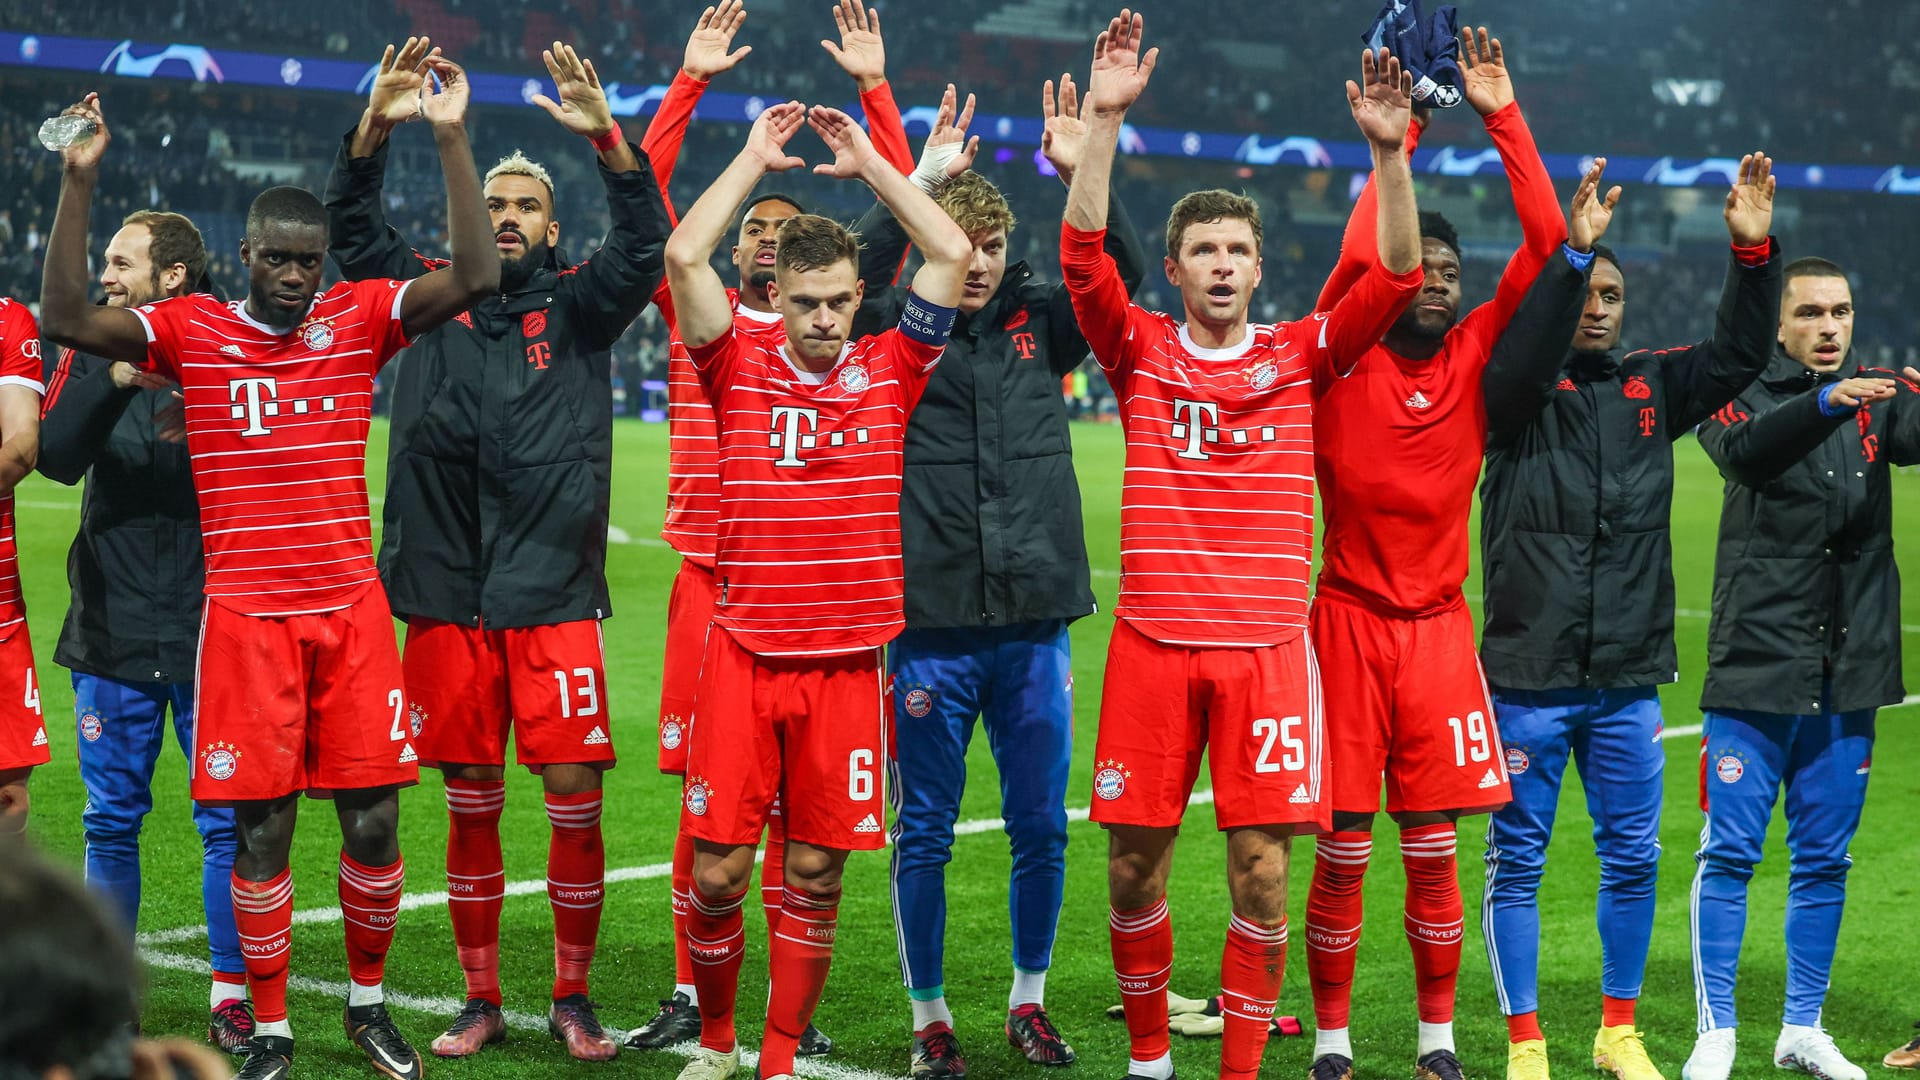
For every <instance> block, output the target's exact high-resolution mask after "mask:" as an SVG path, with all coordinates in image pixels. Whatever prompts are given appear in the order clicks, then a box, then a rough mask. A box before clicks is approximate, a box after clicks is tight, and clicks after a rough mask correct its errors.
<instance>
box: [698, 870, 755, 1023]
mask: <svg viewBox="0 0 1920 1080" xmlns="http://www.w3.org/2000/svg"><path fill="white" fill-rule="evenodd" d="M746 897H747V894H746V893H745V892H737V893H734V894H733V895H732V896H721V897H716V898H712V899H709V898H707V897H705V896H702V895H701V894H700V890H699V889H697V888H696V889H694V890H693V892H692V896H691V897H690V903H689V905H688V908H687V955H688V957H689V958H690V959H691V960H692V961H693V985H694V987H695V988H696V989H697V990H699V991H700V1045H701V1046H704V1047H706V1048H707V1049H709V1050H718V1051H719V1052H721V1053H723V1054H724V1053H726V1052H727V1051H729V1050H732V1049H733V1048H734V1045H735V1039H734V1033H733V1003H734V1000H735V999H736V998H738V997H739V994H740V957H741V955H742V954H743V953H745V951H746V928H745V927H744V926H743V925H742V920H741V918H740V902H741V901H742V900H745V899H746Z"/></svg>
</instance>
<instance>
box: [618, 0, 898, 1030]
mask: <svg viewBox="0 0 1920 1080" xmlns="http://www.w3.org/2000/svg"><path fill="white" fill-rule="evenodd" d="M833 12H834V23H835V25H836V26H837V28H838V29H839V32H840V43H839V45H837V46H835V45H834V44H833V43H832V42H830V41H822V42H821V44H822V45H823V46H825V47H826V48H827V49H828V51H829V52H830V53H832V55H833V58H834V60H835V61H836V62H838V63H839V65H840V67H841V70H843V71H845V72H846V73H847V74H848V75H850V76H852V77H853V79H854V81H855V84H856V85H857V87H858V89H859V92H860V108H861V111H863V112H865V113H866V115H867V125H868V133H869V136H870V137H871V138H872V140H873V144H874V148H875V149H876V150H878V151H879V152H880V153H881V155H882V156H884V157H885V158H886V159H887V160H888V161H889V162H892V163H893V165H894V167H895V168H897V169H899V170H900V171H901V172H907V171H909V170H911V169H912V168H913V156H912V152H911V151H910V150H909V149H908V145H907V133H906V129H905V128H904V127H903V126H902V124H901V120H900V109H899V106H898V105H897V104H895V102H894V100H893V89H892V87H891V86H890V85H889V84H888V83H887V80H886V44H885V41H884V40H883V39H882V38H881V36H880V13H879V12H878V11H868V10H867V9H866V7H865V5H864V4H862V3H859V2H858V0H841V2H840V3H839V4H838V5H837V6H836V7H835V8H834V9H833ZM746 17H747V16H746V11H745V9H744V6H743V0H724V2H722V3H721V4H720V5H719V6H718V7H710V8H707V9H706V11H705V12H703V13H702V14H701V16H700V20H699V22H698V23H697V24H696V25H695V26H694V30H693V33H692V34H691V35H690V36H689V37H688V38H687V47H686V52H685V55H684V59H683V60H682V62H681V65H680V71H679V72H678V73H676V74H675V75H674V77H673V82H672V83H671V84H670V85H669V86H668V87H667V93H666V96H665V97H664V98H662V99H661V102H660V107H659V109H658V110H657V111H656V112H655V113H654V116H653V121H652V123H650V124H648V125H647V134H646V138H645V139H643V140H642V141H641V144H640V146H641V149H643V150H645V151H646V154H647V157H648V158H649V159H651V160H652V161H653V163H654V168H655V175H657V176H658V177H659V179H660V188H661V191H662V192H663V193H665V192H666V191H667V189H668V184H669V181H670V180H671V178H672V175H673V168H674V165H675V163H676V161H677V160H678V158H679V156H680V145H681V141H682V140H683V139H684V138H685V136H686V132H687V125H688V122H689V121H691V120H692V118H693V109H694V106H695V104H697V103H698V102H699V100H700V96H701V95H702V94H704V93H705V92H706V89H707V87H708V85H709V84H710V83H711V81H712V79H713V77H714V76H715V75H718V74H720V73H722V72H725V71H729V70H731V69H732V68H733V66H734V65H735V64H737V63H739V62H740V61H741V60H742V59H744V58H745V57H746V55H747V54H748V53H750V52H752V51H753V47H752V46H750V45H748V46H741V47H740V48H738V49H734V48H732V45H733V38H734V35H735V34H737V33H738V32H739V30H740V28H741V26H742V25H744V23H745V21H746ZM740 209H741V213H740V223H739V226H738V228H737V229H736V230H735V231H736V234H737V237H738V239H737V240H736V242H735V244H734V246H733V251H732V254H731V257H730V261H731V262H732V263H733V266H734V269H735V271H737V273H738V275H739V277H738V283H737V284H736V285H735V286H734V287H733V288H732V289H730V290H728V295H729V296H730V297H732V298H733V304H734V326H735V328H736V329H737V330H738V331H739V332H740V333H743V334H767V335H769V336H770V337H771V338H772V339H773V340H774V343H775V345H776V346H777V345H778V344H780V343H781V342H782V341H784V336H783V335H784V334H785V332H786V331H785V327H784V326H783V325H782V323H781V320H780V315H779V313H778V312H776V311H775V310H774V306H773V301H772V300H771V299H769V297H768V292H767V290H768V287H769V286H771V285H772V284H773V280H774V261H775V252H776V251H777V250H778V249H779V236H780V223H781V222H783V221H785V220H786V219H788V218H790V217H793V216H794V215H796V214H799V213H802V212H803V211H804V209H805V208H804V207H803V206H801V205H800V203H799V202H798V201H797V200H796V199H794V198H793V197H792V196H790V195H785V194H780V193H777V192H766V191H763V192H760V193H758V194H757V195H753V196H750V197H749V198H748V199H747V202H746V205H744V206H742V207H741V208H740ZM667 213H668V214H669V215H671V214H672V213H673V203H672V199H671V198H670V197H669V198H668V199H667ZM862 262H863V264H864V263H865V262H866V259H865V256H864V255H863V257H862ZM896 265H897V260H896ZM653 300H654V303H655V304H656V305H658V306H659V308H660V312H661V314H663V315H664V316H665V317H666V320H667V326H668V332H669V334H670V341H669V343H668V348H667V416H668V423H669V426H670V428H671V433H670V441H669V449H668V457H667V515H666V524H665V527H664V528H663V529H662V530H661V533H660V535H661V536H662V538H664V539H665V540H666V541H667V543H669V544H671V545H672V546H673V549H674V550H675V551H677V552H679V553H680V557H681V559H680V571H679V573H678V574H676V575H675V576H674V580H673V592H672V595H671V597H670V598H669V600H668V603H667V647H666V659H665V662H664V663H663V664H662V665H661V684H660V726H659V748H660V753H659V762H660V771H661V772H664V773H667V774H669V775H673V776H684V775H685V774H686V767H687V749H688V736H689V732H690V730H691V727H692V723H693V705H694V698H695V695H696V692H697V690H698V688H699V682H700V654H701V651H702V649H703V648H704V647H705V643H706V638H707V626H708V624H709V623H711V622H712V621H713V605H714V601H715V600H716V599H717V598H718V595H719V591H720V589H719V585H718V583H717V582H716V580H715V578H714V573H713V553H714V545H715V542H716V532H717V531H718V528H719V501H720V484H719V465H718V460H719V453H720V443H719V437H718V434H717V432H716V429H715V423H714V416H713V406H712V405H711V404H710V403H709V402H708V401H707V396H706V391H705V390H703V389H702V388H701V386H700V377H699V375H698V374H697V373H695V371H694V369H693V363H692V361H691V360H690V359H689V358H688V354H687V347H686V344H685V343H684V342H682V341H681V340H680V334H679V330H678V320H677V319H676V317H675V315H674V307H673V296H672V293H671V290H669V289H668V288H666V287H665V286H664V285H663V286H662V287H661V288H660V289H659V290H658V291H657V292H655V293H654V297H653ZM784 821H785V818H784V817H783V816H782V815H781V813H780V808H779V805H778V803H777V801H776V804H775V806H774V807H773V809H772V810H771V811H769V813H768V816H767V841H766V846H767V850H766V858H765V859H764V860H763V861H762V862H761V864H760V904H761V909H762V910H763V911H764V912H765V913H766V916H767V942H768V948H769V951H771V948H772V942H773V933H774V931H775V929H776V928H777V927H778V926H779V924H780V906H781V902H782V897H783V895H784V894H785V892H786V885H785V873H784V868H783V867H784V860H785V858H786V832H785V825H784V824H783V823H784ZM692 895H693V838H692V837H691V836H689V835H688V834H687V833H686V832H684V831H682V832H680V833H679V835H678V836H677V838H676V839H675V842H674V847H673V934H674V964H675V970H674V987H673V993H671V994H669V995H668V996H667V997H665V998H662V999H660V1010H659V1011H658V1012H657V1013H655V1014H654V1015H653V1017H652V1019H650V1020H648V1021H647V1022H646V1023H645V1024H643V1025H641V1026H640V1027H638V1028H635V1029H634V1030H633V1031H631V1032H629V1033H628V1034H627V1040H626V1042H627V1045H628V1046H630V1047H633V1048H635V1049H640V1050H657V1049H660V1048H662V1047H667V1046H672V1045H674V1044H675V1043H680V1042H685V1041H686V1040H688V1039H695V1038H698V1037H699V1036H700V1008H699V989H698V988H697V987H695V986H694V982H693V961H692V960H691V959H689V957H688V954H687V949H686V920H687V908H688V905H689V904H691V902H692ZM832 1049H833V1040H832V1039H829V1038H828V1037H827V1036H826V1035H825V1034H823V1033H822V1032H821V1031H820V1029H819V1028H817V1027H815V1026H814V1025H813V1024H812V1023H809V1024H808V1025H807V1030H806V1031H805V1032H804V1033H803V1034H802V1035H801V1038H800V1049H799V1053H800V1054H801V1055H802V1056H817V1055H820V1054H825V1053H827V1052H829V1051H830V1050H832Z"/></svg>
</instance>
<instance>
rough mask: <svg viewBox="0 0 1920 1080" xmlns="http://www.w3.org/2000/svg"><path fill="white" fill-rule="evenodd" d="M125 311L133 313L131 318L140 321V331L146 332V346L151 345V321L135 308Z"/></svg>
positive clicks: (145, 314) (144, 313)
mask: <svg viewBox="0 0 1920 1080" xmlns="http://www.w3.org/2000/svg"><path fill="white" fill-rule="evenodd" d="M127 310H128V311H131V312H133V317H134V318H136V319H139V320H140V329H142V330H145V331H146V332H147V344H149V345H151V344H153V320H151V319H149V318H147V313H146V312H144V311H141V310H140V309H139V308H137V307H130V308H128V309H127Z"/></svg>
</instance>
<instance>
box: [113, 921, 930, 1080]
mask: <svg viewBox="0 0 1920 1080" xmlns="http://www.w3.org/2000/svg"><path fill="white" fill-rule="evenodd" d="M142 956H143V958H144V959H145V960H146V962H147V963H149V964H151V965H153V966H154V967H158V968H166V969H167V970H169V971H185V972H189V973H192V974H197V975H206V974H209V973H210V972H211V970H212V969H211V968H209V967H208V966H207V962H206V961H205V960H202V959H199V958H198V957H192V956H179V955H176V954H174V953H165V952H147V953H143V954H142ZM287 989H289V990H298V991H301V992H303V993H309V994H318V995H322V996H325V997H331V998H336V999H341V1000H344V999H345V998H346V996H347V984H346V983H343V982H333V981H331V980H328V979H314V978H309V977H307V976H305V975H288V976H287ZM386 993H387V1004H389V1005H393V1006H396V1007H398V1008H402V1009H410V1010H412V1011H414V1012H421V1013H427V1014H429V1015H432V1016H437V1017H448V1016H452V1015H454V1014H455V1013H458V1012H459V1011H460V1009H461V1007H462V1006H463V1005H465V1004H466V1003H465V1002H463V1001H456V1000H454V999H453V998H437V997H419V996H417V995H414V994H402V993H399V992H397V991H393V990H388V991H387V992H386ZM500 1015H501V1016H503V1017H505V1018H506V1021H507V1026H508V1027H510V1028H513V1029H514V1030H516V1031H526V1032H533V1033H537V1034H538V1035H539V1036H541V1037H546V1036H547V1018H546V1017H544V1016H535V1015H534V1014H532V1013H523V1012H517V1011H515V1010H512V1009H502V1010H501V1012H500ZM608 1031H609V1032H614V1031H616V1028H614V1027H609V1028H608ZM696 1045H698V1044H696V1043H694V1042H693V1041H692V1040H688V1041H687V1042H684V1043H680V1044H678V1045H676V1046H669V1047H666V1048H665V1049H666V1051H667V1052H668V1053H672V1054H678V1055H679V1056H681V1057H692V1056H693V1047H694V1046H696ZM626 1053H629V1054H633V1053H646V1051H644V1050H628V1051H626ZM759 1060H760V1055H759V1054H757V1053H755V1052H754V1051H752V1050H748V1049H746V1048H745V1047H742V1048H741V1051H740V1064H741V1067H742V1068H751V1067H752V1066H753V1065H754V1064H755V1063H757V1062H758V1061H759ZM794 1071H795V1072H797V1073H799V1074H800V1075H801V1076H811V1077H815V1078H816V1080H894V1077H896V1076H897V1075H898V1074H889V1073H882V1072H875V1071H873V1070H872V1069H862V1068H860V1067H858V1066H856V1065H840V1064H836V1063H833V1062H826V1061H816V1060H814V1059H811V1058H800V1059H798V1060H796V1061H795V1062H794Z"/></svg>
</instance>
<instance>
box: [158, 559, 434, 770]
mask: <svg viewBox="0 0 1920 1080" xmlns="http://www.w3.org/2000/svg"><path fill="white" fill-rule="evenodd" d="M195 680H196V682H197V684H198V694H199V700H198V701H197V702H196V703H195V705H196V707H195V709H194V711H193V750H192V758H193V760H192V764H191V775H192V781H191V784H190V788H189V790H190V792H191V794H192V796H193V798H194V800H195V801H196V802H205V803H212V804H214V805H223V804H226V803H235V802H250V801H254V800H259V799H278V798H280V797H282V796H284V795H291V794H294V793H296V792H300V791H305V792H307V793H308V794H309V795H315V796H325V795H327V794H329V793H331V792H334V791H351V790H355V789H359V788H379V787H394V786H397V785H401V784H412V783H415V782H416V781H418V780H419V779H420V767H419V765H418V764H417V763H416V761H415V758H416V756H417V752H416V751H415V749H414V745H413V742H412V740H413V734H414V733H413V731H412V729H411V728H410V727H409V726H408V724H407V695H406V693H405V692H404V691H403V690H401V688H400V687H401V685H402V684H401V678H400V650H398V649H396V648H394V644H393V613H392V612H391V611H389V610H388V608H387V594H386V593H385V592H384V591H383V590H382V589H381V588H380V586H379V585H378V584H375V585H371V586H369V587H368V588H367V591H366V592H364V593H361V594H360V597H359V598H358V599H356V600H355V601H354V602H353V603H352V604H351V605H349V606H347V607H344V608H341V609H340V610H338V611H328V612H322V613H320V614H317V615H278V616H264V615H243V614H241V613H240V612H238V611H235V610H233V609H232V608H229V607H226V606H224V605H222V604H219V603H216V602H214V601H211V600H210V601H208V602H207V606H206V613H205V615H203V616H202V618H201V622H200V659H199V663H198V666H197V670H196V672H195Z"/></svg>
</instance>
